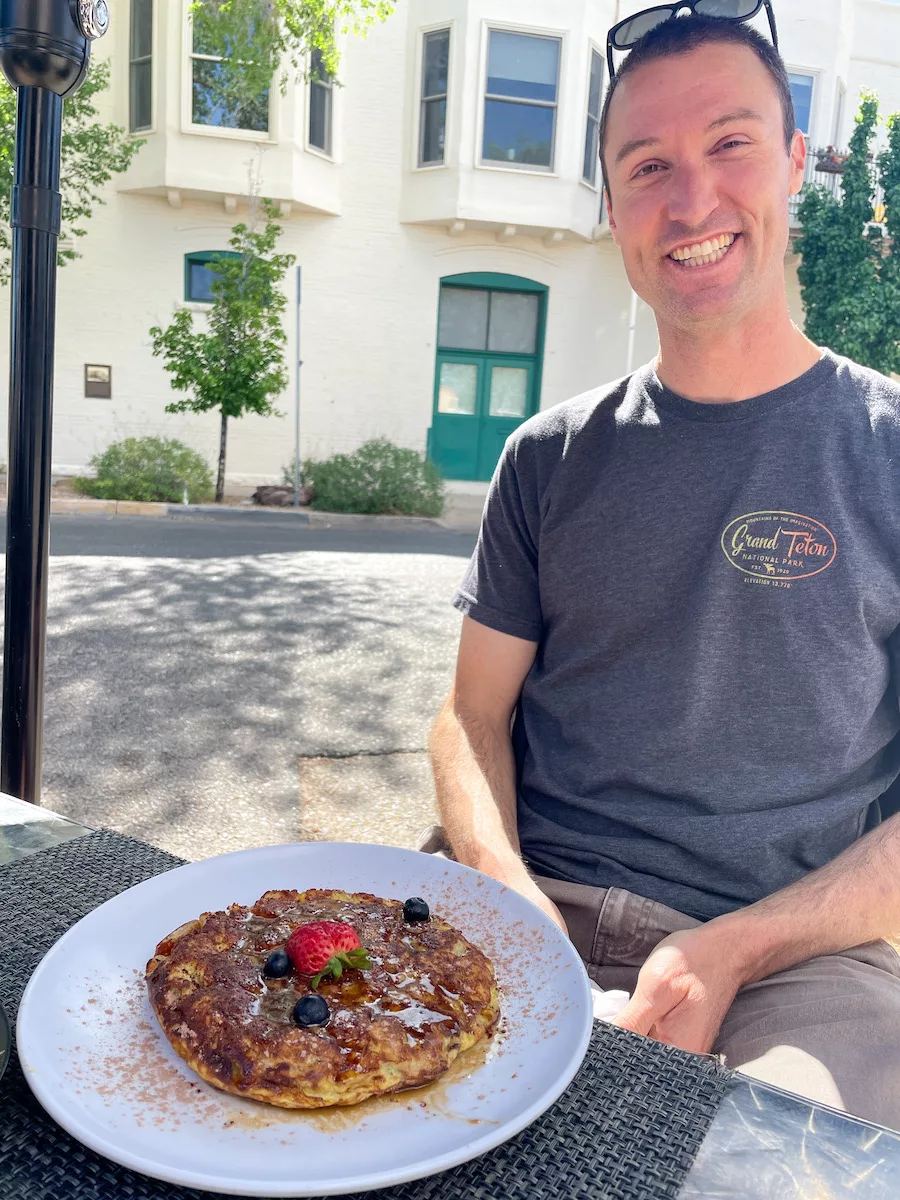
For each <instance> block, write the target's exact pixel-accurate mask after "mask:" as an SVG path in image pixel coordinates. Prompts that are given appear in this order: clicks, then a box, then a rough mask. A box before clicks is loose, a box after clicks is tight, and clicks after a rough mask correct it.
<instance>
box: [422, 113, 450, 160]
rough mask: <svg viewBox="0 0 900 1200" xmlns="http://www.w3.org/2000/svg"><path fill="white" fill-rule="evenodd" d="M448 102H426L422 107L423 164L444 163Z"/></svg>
mask: <svg viewBox="0 0 900 1200" xmlns="http://www.w3.org/2000/svg"><path fill="white" fill-rule="evenodd" d="M446 119H447V101H446V100H426V101H425V103H424V104H423V105H422V159H421V161H422V163H435V162H443V161H444V126H445V123H446Z"/></svg>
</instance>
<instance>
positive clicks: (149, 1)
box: [131, 0, 153, 58]
mask: <svg viewBox="0 0 900 1200" xmlns="http://www.w3.org/2000/svg"><path fill="white" fill-rule="evenodd" d="M152 45H153V0H131V57H132V58H145V57H146V56H148V55H149V54H150V52H151V47H152Z"/></svg>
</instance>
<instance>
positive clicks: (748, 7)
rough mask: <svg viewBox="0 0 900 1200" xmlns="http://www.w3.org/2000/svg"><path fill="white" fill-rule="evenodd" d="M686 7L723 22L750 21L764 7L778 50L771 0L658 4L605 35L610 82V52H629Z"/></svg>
mask: <svg viewBox="0 0 900 1200" xmlns="http://www.w3.org/2000/svg"><path fill="white" fill-rule="evenodd" d="M686 8H687V9H690V11H691V12H692V13H695V14H696V15H697V16H698V17H720V18H721V19H722V20H723V21H749V20H750V18H751V17H755V16H756V14H757V13H758V12H759V10H760V9H761V8H765V10H766V16H767V17H768V18H769V29H770V30H771V32H772V42H773V44H774V46H775V48H776V50H777V49H778V33H777V31H776V29H775V14H774V13H773V12H772V5H771V3H770V0H684V3H683V4H660V5H657V6H656V7H655V8H645V9H644V11H643V12H639V13H635V14H634V16H633V17H626V18H625V20H624V21H620V22H619V23H618V25H613V27H612V29H611V30H610V31H609V33H608V34H607V35H606V61H607V63H608V64H609V78H610V82H612V80H613V79H614V78H615V74H616V69H615V64H614V63H613V50H630V49H631V48H632V46H635V45H637V43H638V42H639V41H640V40H641V38H642V37H643V36H644V34H645V33H649V32H650V30H651V29H656V27H657V26H658V25H663V24H664V23H665V22H666V21H674V20H675V18H676V17H677V16H678V14H679V13H680V12H682V11H683V10H684V9H686Z"/></svg>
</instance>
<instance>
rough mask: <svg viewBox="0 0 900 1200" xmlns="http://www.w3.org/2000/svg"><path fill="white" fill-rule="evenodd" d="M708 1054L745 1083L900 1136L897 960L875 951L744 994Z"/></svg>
mask: <svg viewBox="0 0 900 1200" xmlns="http://www.w3.org/2000/svg"><path fill="white" fill-rule="evenodd" d="M713 1051H714V1053H716V1054H722V1055H724V1056H725V1062H726V1064H727V1065H728V1066H729V1067H732V1068H735V1069H738V1070H740V1071H741V1072H742V1074H746V1075H750V1076H752V1077H753V1078H756V1079H760V1080H762V1081H763V1082H764V1083H771V1084H774V1085H776V1086H777V1087H782V1088H786V1089H787V1090H789V1091H792V1092H799V1093H800V1094H801V1095H803V1096H807V1097H809V1099H811V1100H818V1101H820V1102H821V1103H823V1104H830V1105H833V1106H834V1107H835V1108H841V1109H845V1110H846V1111H847V1112H850V1113H853V1114H854V1115H855V1116H858V1117H864V1118H866V1119H867V1120H870V1121H877V1122H878V1123H879V1124H881V1125H887V1126H888V1127H889V1128H891V1129H900V956H898V954H897V953H896V951H894V950H893V949H892V948H891V947H890V946H889V945H888V944H887V943H886V942H873V943H872V944H871V945H868V946H859V947H857V948H856V949H854V950H848V951H846V952H845V953H843V954H833V955H828V956H825V957H822V958H814V959H811V960H810V961H808V962H804V963H799V964H798V965H797V966H795V967H791V968H790V969H789V970H787V971H780V972H779V973H778V974H777V975H772V976H770V977H769V978H768V979H763V980H760V982H759V983H753V984H750V985H749V986H748V987H745V988H743V989H742V990H741V991H740V992H739V993H738V995H737V997H736V998H735V1001H734V1003H733V1004H732V1006H731V1008H730V1009H729V1011H728V1013H727V1014H726V1017H725V1020H724V1021H723V1023H722V1028H721V1029H720V1031H719V1036H718V1038H717V1039H716V1043H715V1045H714V1047H713Z"/></svg>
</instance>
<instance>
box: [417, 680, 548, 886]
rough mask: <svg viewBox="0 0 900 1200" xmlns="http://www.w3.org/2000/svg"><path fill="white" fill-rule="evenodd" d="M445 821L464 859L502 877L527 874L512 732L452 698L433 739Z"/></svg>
mask: <svg viewBox="0 0 900 1200" xmlns="http://www.w3.org/2000/svg"><path fill="white" fill-rule="evenodd" d="M429 749H430V751H431V761H432V766H433V769H434V780H435V788H436V790H437V799H438V811H439V813H440V818H441V823H442V824H443V827H444V832H445V834H446V836H447V839H448V841H449V842H450V845H451V846H452V847H453V851H454V853H455V854H456V857H457V858H458V859H459V861H460V862H462V863H465V865H466V866H470V867H475V868H476V869H477V870H479V871H484V872H485V873H486V874H488V875H493V876H495V877H496V878H507V879H509V878H510V877H513V876H515V875H517V874H519V873H521V874H523V875H524V874H525V866H524V864H523V862H522V859H521V857H520V853H519V837H518V833H517V832H516V768H515V760H514V757H513V750H512V742H511V739H510V736H509V731H508V729H506V728H499V727H497V726H495V725H492V724H490V723H488V722H486V721H485V720H484V719H483V718H481V717H480V716H478V715H477V714H469V713H465V712H462V711H459V710H458V708H457V706H456V705H454V703H453V701H452V700H451V701H448V703H447V704H446V705H445V706H444V709H443V710H442V712H441V714H440V716H439V717H438V719H437V721H436V722H435V726H434V729H433V730H432V734H431V739H430V743H429Z"/></svg>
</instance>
